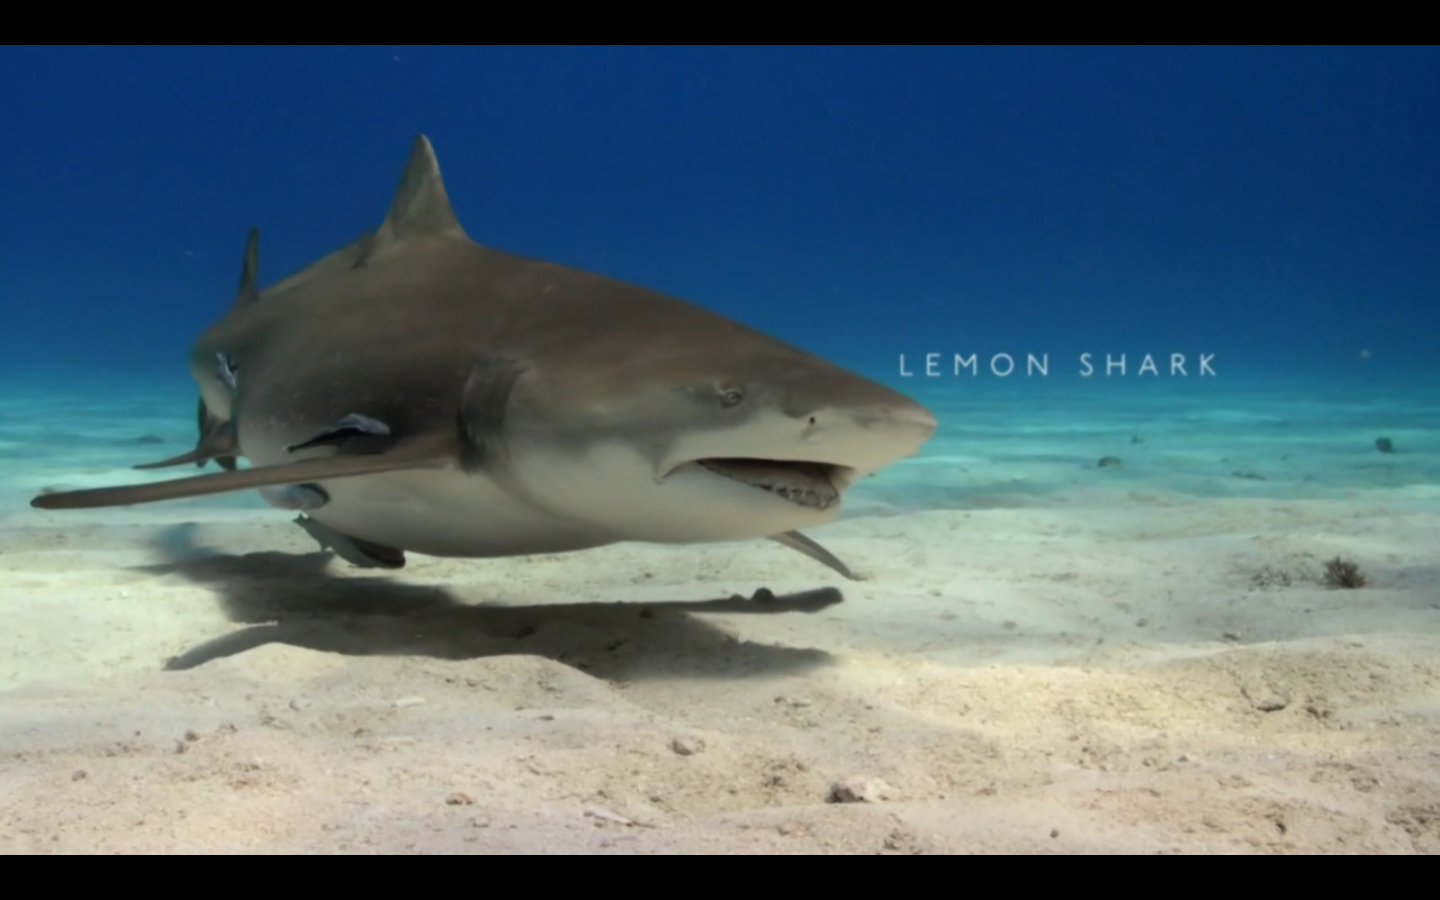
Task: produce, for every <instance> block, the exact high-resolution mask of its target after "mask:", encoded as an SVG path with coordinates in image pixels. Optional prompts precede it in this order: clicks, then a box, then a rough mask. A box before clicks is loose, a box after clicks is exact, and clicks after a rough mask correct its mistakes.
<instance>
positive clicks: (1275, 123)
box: [0, 47, 1440, 391]
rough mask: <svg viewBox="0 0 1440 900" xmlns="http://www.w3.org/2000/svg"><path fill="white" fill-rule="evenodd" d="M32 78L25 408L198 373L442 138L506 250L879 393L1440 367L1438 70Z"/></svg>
mask: <svg viewBox="0 0 1440 900" xmlns="http://www.w3.org/2000/svg"><path fill="white" fill-rule="evenodd" d="M0 89H3V90H0V96H3V97H4V100H3V104H0V114H3V122H0V127H3V130H4V133H5V136H6V137H5V140H4V141H3V143H0V163H3V169H0V171H3V172H4V174H3V176H0V177H3V178H4V180H5V194H4V196H5V202H4V213H3V214H0V315H3V328H0V372H3V374H4V375H5V377H6V378H7V379H11V380H10V381H8V382H7V383H11V384H14V383H15V382H14V381H13V379H15V378H24V377H26V376H27V374H33V373H35V372H36V371H41V370H43V371H44V372H45V373H46V376H45V377H46V378H49V379H54V378H72V379H81V380H83V379H87V378H95V377H101V378H105V377H111V376H113V375H116V374H122V373H123V374H126V375H146V376H153V377H154V378H157V379H181V378H183V377H184V372H183V366H182V362H181V361H182V360H183V358H184V354H185V350H186V347H187V346H188V344H189V342H190V341H191V340H192V339H193V337H194V335H195V334H196V333H197V332H198V330H199V329H201V328H203V327H204V326H205V325H207V324H209V323H210V322H211V321H213V320H214V319H215V318H216V317H217V316H218V315H219V314H221V313H222V311H223V310H224V309H225V308H226V306H227V305H228V303H229V301H230V297H231V294H232V293H233V286H234V282H235V278H236V273H237V272H238V269H239V260H240V254H241V248H242V245H243V240H244V235H245V232H246V230H247V229H248V228H249V227H250V226H251V225H258V226H260V227H261V229H262V235H263V240H262V260H263V261H262V280H272V279H278V278H279V277H281V276H283V275H284V274H286V273H288V272H290V271H292V270H294V269H296V268H299V267H301V266H303V265H305V264H306V263H308V262H309V261H311V260H312V259H314V258H316V257H318V256H320V255H322V254H323V253H326V252H328V251H329V250H331V249H333V248H335V247H337V246H339V245H341V244H342V243H345V242H347V241H349V240H350V239H352V238H353V237H354V236H355V235H357V234H358V233H360V232H361V231H363V230H366V229H368V228H371V227H373V226H374V224H375V223H376V222H377V221H379V219H380V217H381V216H382V215H383V213H384V210H385V208H386V205H387V204H388V202H389V198H390V194H391V192H392V191H393V189H394V184H395V180H396V177H397V175H398V172H399V168H400V166H401V163H402V162H403V160H404V157H405V154H406V152H407V150H408V148H409V145H410V141H411V140H412V139H413V136H414V135H415V133H417V132H420V131H424V132H425V133H427V134H428V135H429V136H430V137H431V138H432V140H433V141H434V143H435V146H436V149H437V151H438V153H439V156H440V160H441V163H442V166H443V167H444V170H445V175H446V180H447V184H448V187H449V190H450V193H451V196H452V198H453V200H454V204H455V206H456V209H457V211H458V213H459V215H460V218H461V220H462V222H464V224H465V226H466V228H467V230H468V231H469V232H470V233H471V234H472V235H473V236H474V237H475V239H477V240H479V241H480V242H482V243H487V244H491V245H494V246H497V247H501V248H504V249H507V250H511V251H514V252H518V253H523V254H527V255H533V256H538V257H543V258H547V259H551V260H555V261H559V262H563V263H567V264H570V265H574V266H578V267H581V268H587V269H592V270H596V271H600V272H604V273H606V274H610V275H614V276H617V277H621V278H624V279H627V280H631V281H635V282H638V283H641V284H644V285H647V286H651V287H655V288H658V289H660V290H663V291H666V292H668V293H671V294H674V295H678V296H681V297H685V298H687V299H691V300H694V301H697V302H700V303H702V304H705V305H707V306H710V307H711V308H714V309H717V310H720V311H723V312H725V313H727V314H729V315H732V316H734V317H736V318H739V319H742V320H744V321H747V322H749V323H752V324H754V325H757V326H759V327H761V328H762V329H764V330H767V331H770V332H772V333H775V334H777V335H779V336H781V337H783V338H785V339H788V340H790V341H792V342H795V343H797V344H800V345H802V346H805V347H807V348H809V349H813V350H816V351H818V352H821V353H823V354H825V355H827V356H830V357H833V358H836V359H839V360H841V361H843V362H846V363H848V364H851V365H853V366H855V367H857V368H861V369H865V370H867V371H876V372H880V373H892V374H893V373H895V372H896V370H898V364H897V361H898V357H899V355H900V354H902V353H905V354H909V355H910V356H911V357H915V356H919V355H922V354H924V353H926V352H938V353H941V354H947V355H948V354H953V353H957V352H959V353H962V354H967V355H968V354H969V353H972V352H973V353H979V354H982V355H983V356H984V357H989V356H990V355H992V354H994V353H999V352H1005V353H1011V354H1017V355H1020V356H1021V357H1022V358H1023V355H1024V354H1027V353H1035V354H1043V353H1048V354H1050V355H1051V356H1052V357H1054V358H1057V359H1072V358H1074V357H1075V356H1077V355H1078V354H1079V353H1082V352H1087V351H1088V352H1092V353H1095V354H1097V355H1100V356H1103V355H1104V354H1105V353H1111V354H1117V355H1118V354H1121V353H1124V354H1127V356H1128V357H1130V358H1132V359H1134V358H1138V357H1140V356H1143V355H1144V354H1146V353H1151V354H1157V355H1160V354H1164V355H1166V356H1168V354H1170V353H1172V352H1180V353H1185V354H1187V355H1188V356H1190V357H1191V358H1192V359H1193V358H1195V357H1198V356H1199V355H1201V354H1215V356H1216V360H1217V362H1216V370H1217V372H1218V375H1219V377H1218V378H1217V379H1216V380H1215V381H1214V382H1213V383H1214V384H1220V383H1224V384H1227V385H1229V386H1231V387H1234V386H1236V385H1240V386H1244V385H1248V384H1253V383H1258V382H1260V381H1273V380H1277V379H1279V380H1290V381H1297V380H1301V381H1305V382H1307V383H1310V384H1316V385H1319V384H1324V385H1326V386H1327V388H1334V389H1349V388H1356V389H1360V388H1371V389H1375V390H1379V389H1380V387H1379V386H1380V385H1397V384H1410V385H1414V384H1416V383H1431V384H1433V383H1435V379H1436V376H1437V372H1440V354H1437V353H1436V352H1435V351H1434V343H1433V342H1434V339H1435V335H1436V334H1437V333H1440V328H1437V326H1440V302H1437V299H1440V256H1437V255H1436V254H1435V252H1434V248H1435V246H1436V240H1437V236H1440V170H1437V160H1440V50H1436V49H1434V48H1393V47H1390V48H1113V47H1110V48H1105V47H1100V48H825V47H820V48H725V47H712V48H624V47H605V48H575V47H569V48H494V47H473V48H424V47H333V48H315V47H308V48H307V47H286V48H263V47H262V48H214V47H208V48H205V47H152V48H131V47H126V48H104V47H100V48H93V47H92V48H64V47H61V48H56V47H48V48H47V47H9V48H7V49H6V50H5V51H4V52H3V53H0ZM896 377H898V375H897V376H896ZM1062 377H1063V376H1061V375H1059V374H1052V376H1051V380H1059V379H1061V378H1062ZM952 387H953V388H954V389H955V390H960V388H959V387H958V386H953V385H952ZM987 389H988V388H987V387H985V386H979V385H977V386H966V387H965V388H964V390H967V391H969V390H979V391H984V390H987ZM1091 389H1093V390H1096V391H1104V390H1107V389H1108V388H1107V387H1106V386H1105V385H1103V384H1101V383H1099V382H1094V383H1092V384H1091Z"/></svg>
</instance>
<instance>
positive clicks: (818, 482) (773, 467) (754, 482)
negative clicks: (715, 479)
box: [696, 459, 840, 509]
mask: <svg viewBox="0 0 1440 900" xmlns="http://www.w3.org/2000/svg"><path fill="white" fill-rule="evenodd" d="M696 462H698V463H699V464H700V465H702V466H704V467H705V468H707V469H709V470H710V471H711V472H714V473H715V474H716V475H724V476H725V477H726V478H729V479H732V480H734V481H738V482H740V483H741V484H745V485H748V486H750V487H753V488H759V489H761V490H763V491H768V492H770V493H772V494H774V495H775V496H777V497H780V498H781V499H784V500H788V501H790V502H791V503H794V504H797V505H799V506H808V507H811V508H813V509H826V508H828V507H830V506H833V505H834V504H835V502H836V501H838V500H839V499H840V491H839V489H837V488H836V487H835V485H834V483H833V482H832V481H831V480H830V473H831V469H832V467H831V466H828V465H826V464H825V463H810V462H785V461H779V460H768V459H700V460H696Z"/></svg>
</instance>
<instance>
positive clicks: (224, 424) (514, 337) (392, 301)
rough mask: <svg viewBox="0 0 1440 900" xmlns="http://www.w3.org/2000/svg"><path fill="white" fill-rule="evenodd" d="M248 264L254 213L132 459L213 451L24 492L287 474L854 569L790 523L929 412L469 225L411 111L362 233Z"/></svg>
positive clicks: (537, 547)
mask: <svg viewBox="0 0 1440 900" xmlns="http://www.w3.org/2000/svg"><path fill="white" fill-rule="evenodd" d="M258 266H259V244H258V236H257V232H255V231H252V232H251V235H250V239H249V241H248V242H247V246H246V253H245V261H244V264H243V265H242V273H241V279H240V289H239V293H238V296H237V298H236V300H235V303H234V305H233V306H232V308H231V309H230V311H229V313H228V314H227V315H226V316H225V317H224V318H222V319H221V320H220V321H219V322H217V323H216V324H215V325H213V326H212V327H211V328H209V329H208V330H207V331H206V332H205V333H204V334H202V335H201V336H200V338H199V339H198V340H197V341H196V343H195V345H194V347H193V349H192V351H191V353H190V369H191V373H192V375H193V376H194V378H195V380H196V383H197V384H198V385H199V388H200V393H201V397H202V400H201V405H200V410H199V424H200V429H201V437H200V441H199V443H198V445H197V447H196V449H195V450H194V451H192V452H190V453H187V454H182V455H181V456H179V457H174V458H172V459H169V460H164V461H162V462H159V463H152V464H149V465H148V466H146V467H147V468H158V467H161V466H169V465H179V464H182V463H189V462H194V463H197V464H199V465H202V466H203V465H204V464H205V462H206V461H208V460H215V461H217V462H218V463H220V464H221V465H222V466H223V467H225V469H226V471H221V472H216V473H210V474H202V475H195V476H191V477H185V478H177V479H173V480H170V481H163V482H156V483H150V484H132V485H125V486H120V487H110V488H98V489H92V490H82V491H70V492H55V493H46V494H41V495H40V496H37V497H35V498H34V499H33V500H32V501H31V505H32V506H35V507H37V508H40V509H49V510H60V509H79V508H93V507H102V506H125V505H131V504H137V503H148V502H154V501H160V500H167V499H177V498H182V497H195V496H201V495H206V494H215V493H222V492H228V491H236V490H247V489H256V488H275V487H279V486H287V485H301V486H303V487H301V488H298V489H296V490H290V491H278V492H277V491H270V492H268V493H267V499H271V498H274V499H271V502H272V504H274V505H277V506H281V507H282V508H302V506H303V508H304V509H305V512H306V515H307V516H308V517H309V518H310V519H312V520H314V522H315V523H317V524H318V525H323V526H324V527H325V529H327V530H328V532H329V533H332V534H334V535H336V536H338V537H348V538H350V539H352V540H354V541H359V542H363V543H364V544H368V545H374V546H375V547H377V548H381V549H384V550H387V551H393V552H394V553H402V552H403V551H405V550H413V551H416V552H419V553H426V554H430V555H434V556H451V557H477V558H480V557H502V556H515V555H523V554H533V553H555V552H563V551H571V550H581V549H585V548H590V547H598V546H602V545H606V544H611V543H616V542H621V541H648V542H657V543H677V544H684V543H702V542H711V541H730V540H744V539H755V538H769V539H771V540H775V541H778V542H780V543H781V544H784V545H785V546H788V547H791V548H792V549H795V550H797V551H799V552H801V553H805V554H806V555H807V556H810V557H811V558H813V559H816V560H818V561H820V562H822V563H824V564H825V565H828V566H830V567H831V568H833V569H835V570H836V571H837V572H840V573H841V574H842V575H844V576H845V577H854V576H853V575H852V574H851V573H850V572H849V570H848V569H846V568H845V566H844V564H843V563H840V561H839V560H838V559H836V558H835V557H834V556H832V555H831V554H829V553H828V551H826V550H825V549H824V548H823V547H821V546H820V545H818V544H816V543H815V542H814V541H813V540H810V539H809V538H806V537H804V536H803V535H800V534H799V533H798V531H797V529H800V528H807V527H813V526H817V525H821V524H824V523H826V522H829V521H831V520H833V519H834V518H835V517H836V516H837V515H838V514H839V512H840V509H841V503H842V498H843V495H844V493H845V491H846V490H847V489H848V488H849V487H850V486H851V485H853V484H854V483H855V482H856V480H858V479H859V478H861V477H863V476H865V475H867V474H869V473H872V472H875V471H876V470H879V469H881V468H883V467H885V466H888V465H890V464H892V463H894V462H896V461H898V460H900V459H903V458H905V457H908V456H911V455H913V454H915V453H916V452H917V451H918V450H919V449H920V447H921V445H922V444H924V442H925V441H926V440H928V439H929V438H930V436H931V435H932V434H933V433H934V431H935V428H936V422H935V418H934V416H933V415H932V414H931V413H930V412H929V411H928V410H926V409H925V408H924V407H923V406H921V405H920V404H918V403H916V402H915V401H913V400H911V399H910V398H908V397H905V396H904V395H902V394H900V393H897V392H895V391H893V390H891V389H890V388H888V387H885V386H884V385H881V384H879V383H878V382H875V381H872V380H870V379H868V378H865V377H863V376H861V375H858V374H856V373H854V372H850V371H848V370H846V369H843V368H841V367H839V366H836V365H834V364H832V363H829V362H827V361H825V360H824V359H821V358H819V357H817V356H814V355H812V354H809V353H806V352H804V351H802V350H799V349H797V348H795V347H792V346H790V345H788V344H785V343H783V342H781V341H778V340H776V339H774V338H771V337H769V336H767V335H765V334H762V333H761V332H759V331H756V330H755V329H752V328H749V327H747V326H745V325H742V324H740V323H738V322H735V321H733V320H730V319H728V318H725V317H723V316H721V315H718V314H716V313H713V312H710V311H709V310H706V309H703V308H701V307H698V306H694V305H692V304H689V303H686V302H684V301H681V300H678V299H675V298H672V297H668V296H665V295H663V294H660V293H657V292H655V291H652V290H649V289H646V288H643V287H639V286H636V285H632V284H628V283H625V282H622V281H618V280H615V279H612V278H608V277H605V276H602V275H598V274H594V273H590V272H585V271H581V270H577V269H572V268H567V267H565V266H561V265H557V264H555V263H550V262H545V261H542V260H535V259H528V258H524V257H520V256H516V255H513V254H510V253H506V252H503V251H500V250H496V249H492V248H489V247H485V246H481V245H480V244H477V243H475V242H474V241H472V240H470V238H469V237H468V236H467V235H466V234H465V232H464V231H463V229H462V228H461V226H460V223H459V222H458V220H457V219H456V217H455V214H454V212H453V210H452V209H451V206H450V202H449V199H448V197H447V195H446V192H445V188H444V184H443V182H442V180H441V177H440V170H439V165H438V163H437V161H436V159H435V154H434V151H433V149H432V147H431V145H430V142H429V140H428V139H426V138H425V137H424V136H423V135H422V136H420V137H418V138H417V139H416V142H415V146H414V149H413V151H412V153H411V156H410V160H409V162H408V164H407V165H406V168H405V171H404V175H403V177H402V178H401V183H400V187H399V190H398V191H397V192H396V195H395V198H394V200H393V201H392V204H391V207H390V210H389V214H388V215H387V216H386V218H385V221H384V223H383V224H382V225H381V226H380V228H379V229H378V230H377V231H376V232H374V233H373V234H371V235H366V236H365V237H362V238H361V239H359V240H357V241H355V242H354V243H352V244H350V245H348V246H347V247H344V248H342V249H341V250H338V251H336V252H335V253H332V254H330V255H329V256H327V257H325V258H324V259H321V260H320V261H318V262H316V263H315V264H313V265H311V266H310V267H308V268H306V269H304V270H302V271H301V272H298V273H296V274H295V275H292V276H290V277H289V278H286V279H285V280H284V281H281V282H279V283H277V284H276V285H273V286H271V287H270V288H268V289H266V290H265V291H263V292H262V291H260V290H258V289H257V286H256V285H257V273H258ZM236 458H244V459H246V460H247V461H248V462H249V464H250V465H249V466H248V467H238V466H236V465H235V459H236ZM287 497H288V498H290V499H285V498H287ZM295 504H301V505H302V506H296V505H295Z"/></svg>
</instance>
